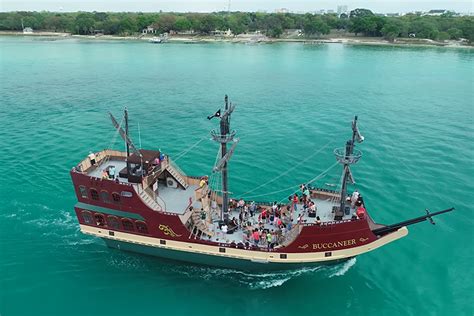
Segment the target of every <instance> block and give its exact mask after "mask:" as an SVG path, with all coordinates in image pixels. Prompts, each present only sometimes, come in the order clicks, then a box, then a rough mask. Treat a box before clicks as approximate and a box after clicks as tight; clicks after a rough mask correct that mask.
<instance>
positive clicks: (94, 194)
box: [89, 189, 99, 201]
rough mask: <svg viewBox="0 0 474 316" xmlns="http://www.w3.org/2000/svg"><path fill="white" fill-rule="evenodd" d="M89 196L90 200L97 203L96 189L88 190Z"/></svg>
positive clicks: (97, 194)
mask: <svg viewBox="0 0 474 316" xmlns="http://www.w3.org/2000/svg"><path fill="white" fill-rule="evenodd" d="M89 192H90V194H91V199H93V200H96V201H98V200H99V193H98V192H97V190H96V189H90V190H89Z"/></svg>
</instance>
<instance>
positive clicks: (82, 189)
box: [79, 185, 88, 199]
mask: <svg viewBox="0 0 474 316" xmlns="http://www.w3.org/2000/svg"><path fill="white" fill-rule="evenodd" d="M79 192H80V193H81V197H82V198H83V199H87V198H88V196H87V189H86V187H85V186H83V185H80V186H79Z"/></svg>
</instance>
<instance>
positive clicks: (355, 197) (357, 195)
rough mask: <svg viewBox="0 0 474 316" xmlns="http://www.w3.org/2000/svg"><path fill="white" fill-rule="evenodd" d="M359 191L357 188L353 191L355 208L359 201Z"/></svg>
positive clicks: (352, 203)
mask: <svg viewBox="0 0 474 316" xmlns="http://www.w3.org/2000/svg"><path fill="white" fill-rule="evenodd" d="M359 195H360V194H359V191H358V190H357V189H356V190H355V191H354V192H353V193H352V196H351V207H352V208H353V207H354V206H355V204H356V202H357V200H358V199H359Z"/></svg>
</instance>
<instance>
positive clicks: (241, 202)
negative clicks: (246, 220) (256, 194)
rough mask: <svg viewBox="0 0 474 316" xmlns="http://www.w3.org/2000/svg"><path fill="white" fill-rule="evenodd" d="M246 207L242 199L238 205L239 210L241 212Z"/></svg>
mask: <svg viewBox="0 0 474 316" xmlns="http://www.w3.org/2000/svg"><path fill="white" fill-rule="evenodd" d="M244 206H245V201H244V200H243V199H242V198H240V199H239V202H238V203H237V208H238V210H239V211H241V210H242V209H243V208H244Z"/></svg>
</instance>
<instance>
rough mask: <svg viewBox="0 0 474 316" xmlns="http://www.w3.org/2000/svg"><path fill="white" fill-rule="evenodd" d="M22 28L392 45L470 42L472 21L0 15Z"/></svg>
mask: <svg viewBox="0 0 474 316" xmlns="http://www.w3.org/2000/svg"><path fill="white" fill-rule="evenodd" d="M22 23H23V25H24V26H25V27H31V28H33V29H35V30H44V31H53V32H69V33H73V34H81V35H87V34H94V33H99V32H100V33H103V34H110V35H134V34H137V33H140V32H141V31H142V30H143V29H144V28H146V27H147V26H152V27H154V28H155V29H156V30H157V31H158V32H159V33H165V32H170V31H175V32H183V31H191V30H193V31H194V32H195V33H196V34H202V35H205V34H210V33H211V32H212V31H215V30H227V29H230V30H231V31H232V33H233V34H235V35H238V34H242V33H248V32H255V31H261V32H262V33H264V34H266V35H267V36H270V37H280V36H281V35H282V34H283V32H284V31H285V30H287V29H301V30H302V32H303V35H304V36H306V37H318V36H321V35H326V34H329V33H330V31H331V30H340V31H346V32H351V33H354V34H355V35H364V36H370V37H384V38H386V39H388V40H394V39H396V38H398V37H409V36H412V37H413V36H414V37H417V38H427V39H433V40H447V39H460V38H465V39H467V40H468V41H470V42H473V41H474V17H471V16H461V17H459V16H456V15H455V14H454V13H450V12H448V13H446V14H443V15H441V16H422V15H417V14H407V15H404V16H400V17H385V16H379V15H376V14H374V13H373V12H372V11H370V10H367V9H355V10H352V11H351V12H350V13H349V14H341V15H340V16H338V15H336V14H323V15H316V14H311V13H306V14H295V13H260V12H215V13H162V12H160V13H132V12H127V13H111V12H75V13H55V12H2V13H0V30H11V31H20V30H22Z"/></svg>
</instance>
